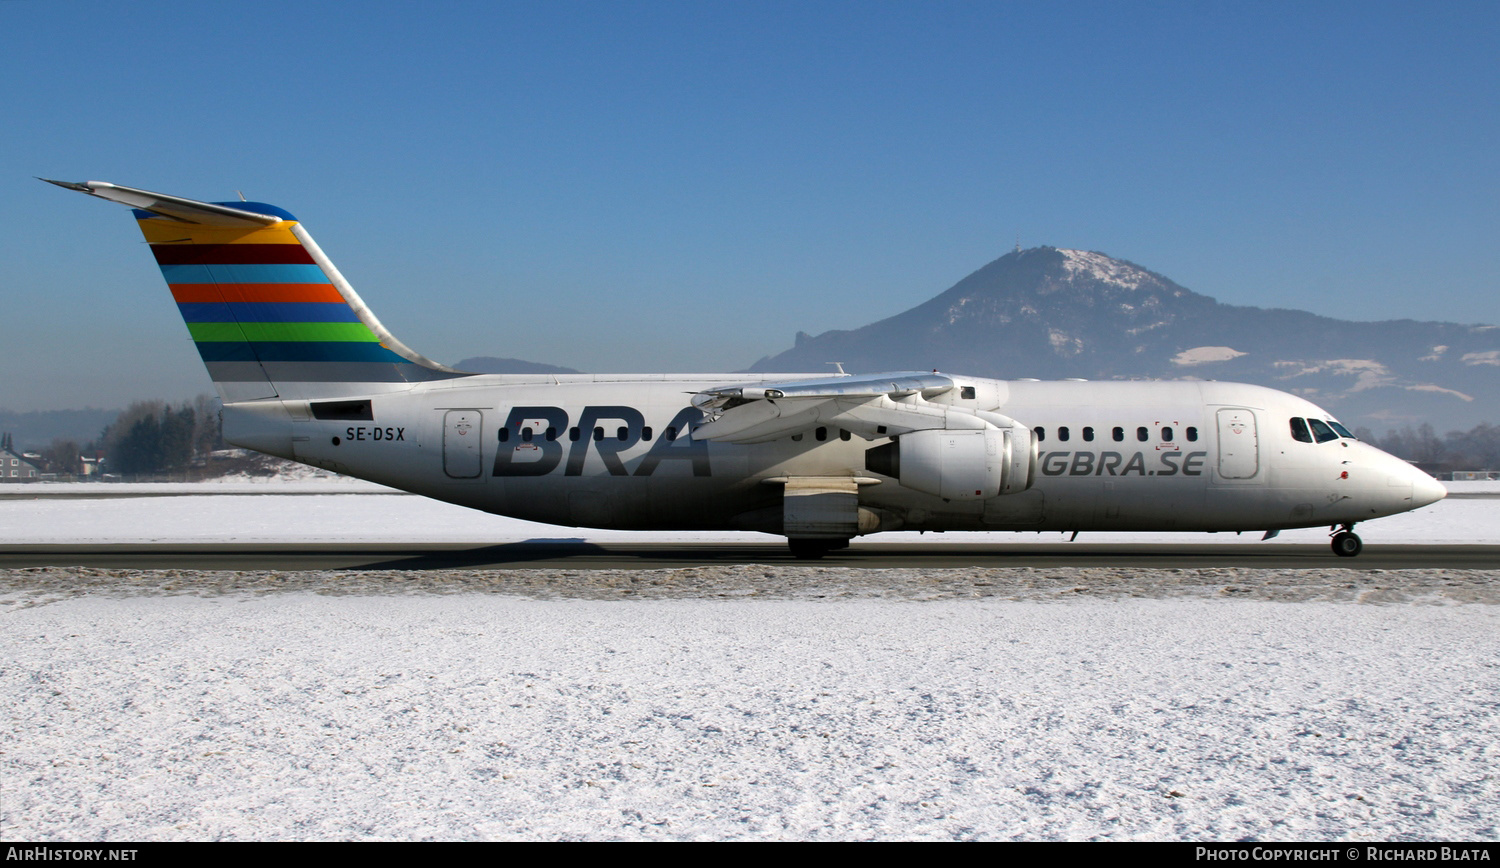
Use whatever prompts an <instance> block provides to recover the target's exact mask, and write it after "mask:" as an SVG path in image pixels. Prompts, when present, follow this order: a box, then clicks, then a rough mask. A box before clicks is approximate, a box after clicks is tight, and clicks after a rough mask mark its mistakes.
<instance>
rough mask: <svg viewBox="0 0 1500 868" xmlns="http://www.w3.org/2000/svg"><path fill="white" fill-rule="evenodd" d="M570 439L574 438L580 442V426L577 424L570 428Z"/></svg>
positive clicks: (573, 439) (574, 440)
mask: <svg viewBox="0 0 1500 868" xmlns="http://www.w3.org/2000/svg"><path fill="white" fill-rule="evenodd" d="M568 439H569V440H572V441H573V442H575V443H576V442H578V426H577V425H574V426H573V427H572V428H569V429H568Z"/></svg>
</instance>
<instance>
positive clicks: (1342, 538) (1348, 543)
mask: <svg viewBox="0 0 1500 868" xmlns="http://www.w3.org/2000/svg"><path fill="white" fill-rule="evenodd" d="M1330 541H1331V543H1332V545H1333V553H1334V554H1336V555H1338V556H1339V557H1341V558H1352V557H1354V556H1355V555H1357V554H1359V553H1360V552H1361V551H1362V550H1363V549H1364V547H1365V544H1364V541H1362V540H1361V539H1360V538H1359V535H1358V534H1356V533H1355V532H1354V525H1352V524H1346V525H1341V526H1340V527H1339V530H1337V531H1335V532H1334V533H1333V534H1332V539H1331V540H1330Z"/></svg>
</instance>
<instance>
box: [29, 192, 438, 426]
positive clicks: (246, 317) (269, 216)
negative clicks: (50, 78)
mask: <svg viewBox="0 0 1500 868" xmlns="http://www.w3.org/2000/svg"><path fill="white" fill-rule="evenodd" d="M41 180H44V181H47V179H46V178H43V179H41ZM48 183H50V184H56V185H57V186H59V187H64V188H66V189H69V190H77V191H79V192H81V193H87V194H89V195H91V196H97V197H99V198H102V199H108V200H110V201H112V202H118V203H120V204H122V205H128V206H130V207H131V208H134V209H135V216H136V219H137V221H138V222H139V224H140V227H141V232H142V234H144V235H145V237H146V241H147V243H149V244H150V245H151V252H152V253H153V254H154V255H155V256H156V262H157V265H159V266H160V267H161V272H162V276H163V277H164V278H165V279H166V281H167V285H168V286H169V287H170V288H171V290H172V297H173V298H174V299H175V300H176V302H177V309H178V310H179V311H180V312H181V314H182V318H183V320H184V321H185V322H186V323H187V327H188V331H189V332H190V333H191V334H192V337H193V342H194V343H195V344H196V345H197V347H198V353H199V355H201V356H202V358H203V363H204V365H206V366H207V367H208V372H209V376H210V377H212V378H213V381H214V386H215V388H217V389H218V391H219V395H220V397H221V398H223V399H224V402H225V403H234V402H236V401H248V400H255V399H260V398H275V397H282V398H326V397H337V396H339V395H351V394H362V393H368V392H373V391H384V390H387V389H392V388H398V387H400V386H401V385H403V384H406V383H412V382H420V381H423V380H435V379H446V378H449V377H461V376H466V374H464V373H463V372H460V371H456V370H454V369H452V368H449V367H446V366H444V365H440V364H438V363H437V362H434V361H432V360H431V359H428V358H427V357H425V356H423V355H421V354H419V353H417V352H415V351H414V350H412V349H411V348H410V347H407V346H406V345H405V344H403V343H401V341H399V340H397V339H396V337H395V336H394V335H392V334H391V333H390V332H389V331H388V330H387V329H386V328H385V326H383V325H381V324H380V321H379V320H378V319H376V318H375V315H374V313H372V312H371V311H370V309H369V307H368V306H366V305H365V303H364V301H363V300H362V299H360V297H359V295H358V294H357V293H355V291H354V288H353V287H351V286H350V285H349V282H348V281H347V280H345V279H344V276H343V275H342V274H340V273H339V271H338V269H337V268H335V267H334V265H333V263H332V262H331V261H329V259H328V257H327V256H326V255H325V254H324V253H323V251H322V250H321V249H320V248H319V247H318V245H317V244H316V243H315V242H314V241H313V240H312V236H311V235H309V234H308V233H307V230H306V229H304V228H303V227H302V224H301V223H300V222H298V220H297V218H295V217H293V216H292V215H291V214H289V213H287V212H286V211H284V210H282V209H280V208H277V207H275V206H273V205H266V204H263V203H260V202H198V201H194V200H192V199H182V198H178V197H176V196H167V195H164V194H161V193H152V192H150V191H147V190H137V189H135V188H132V187H121V186H118V185H115V184H108V183H105V182H103V181H84V182H81V183H70V182H67V181H48Z"/></svg>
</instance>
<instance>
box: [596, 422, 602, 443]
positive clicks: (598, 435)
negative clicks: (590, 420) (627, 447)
mask: <svg viewBox="0 0 1500 868" xmlns="http://www.w3.org/2000/svg"><path fill="white" fill-rule="evenodd" d="M603 439H604V426H603V425H600V426H597V427H595V428H594V442H595V443H598V442H599V441H600V440H603Z"/></svg>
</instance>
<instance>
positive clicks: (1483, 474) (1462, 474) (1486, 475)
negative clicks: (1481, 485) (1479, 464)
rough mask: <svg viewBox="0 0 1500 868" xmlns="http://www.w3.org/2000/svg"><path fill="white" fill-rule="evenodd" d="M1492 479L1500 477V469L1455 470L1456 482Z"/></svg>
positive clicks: (1454, 479)
mask: <svg viewBox="0 0 1500 868" xmlns="http://www.w3.org/2000/svg"><path fill="white" fill-rule="evenodd" d="M1492 479H1500V471H1497V470H1455V471H1453V481H1454V482H1485V481H1488V480H1492Z"/></svg>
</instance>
